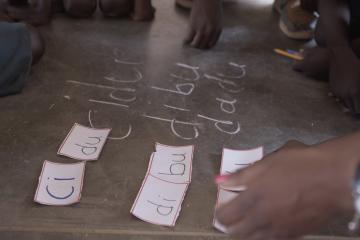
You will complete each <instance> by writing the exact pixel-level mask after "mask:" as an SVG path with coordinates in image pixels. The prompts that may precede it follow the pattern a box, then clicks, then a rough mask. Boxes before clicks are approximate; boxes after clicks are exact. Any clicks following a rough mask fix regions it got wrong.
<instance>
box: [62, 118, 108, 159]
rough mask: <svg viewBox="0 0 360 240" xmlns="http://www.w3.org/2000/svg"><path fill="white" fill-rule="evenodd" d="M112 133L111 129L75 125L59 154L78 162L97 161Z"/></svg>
mask: <svg viewBox="0 0 360 240" xmlns="http://www.w3.org/2000/svg"><path fill="white" fill-rule="evenodd" d="M110 131H111V129H95V128H88V127H84V126H81V125H80V124H77V123H75V125H74V126H73V127H72V129H71V131H70V133H69V134H68V135H67V137H66V138H65V140H64V142H63V143H62V144H61V146H60V149H59V151H58V154H59V155H63V156H66V157H69V158H73V159H76V160H85V161H93V160H97V159H98V158H99V155H100V153H101V150H102V148H103V147H104V144H105V142H106V139H107V137H108V136H109V133H110Z"/></svg>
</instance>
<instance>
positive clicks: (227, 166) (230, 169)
mask: <svg viewBox="0 0 360 240" xmlns="http://www.w3.org/2000/svg"><path fill="white" fill-rule="evenodd" d="M263 156H264V150H263V147H259V148H255V149H251V150H232V149H227V148H224V150H223V155H222V162H221V169H220V174H221V175H228V174H231V173H234V172H236V171H238V170H240V169H242V168H245V167H248V166H250V165H251V164H253V163H255V162H256V161H259V160H261V159H262V158H263Z"/></svg>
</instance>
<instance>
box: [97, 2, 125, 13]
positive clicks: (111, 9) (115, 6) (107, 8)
mask: <svg viewBox="0 0 360 240" xmlns="http://www.w3.org/2000/svg"><path fill="white" fill-rule="evenodd" d="M99 6H100V9H101V11H102V12H103V13H104V15H105V16H108V17H124V16H127V15H129V14H130V12H131V1H129V0H100V1H99Z"/></svg>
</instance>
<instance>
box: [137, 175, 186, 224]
mask: <svg viewBox="0 0 360 240" xmlns="http://www.w3.org/2000/svg"><path fill="white" fill-rule="evenodd" d="M187 187H188V184H174V183H169V182H165V181H162V180H160V179H158V178H155V177H153V176H151V175H147V176H146V177H145V180H144V182H143V185H142V187H141V189H140V191H139V193H138V195H137V197H136V200H135V202H134V205H133V207H132V209H131V213H132V214H133V215H134V216H136V217H137V218H139V219H141V220H143V221H145V222H149V223H152V224H157V225H162V226H175V223H176V219H177V218H178V216H179V213H180V210H181V203H182V201H183V200H184V197H185V193H186V190H187Z"/></svg>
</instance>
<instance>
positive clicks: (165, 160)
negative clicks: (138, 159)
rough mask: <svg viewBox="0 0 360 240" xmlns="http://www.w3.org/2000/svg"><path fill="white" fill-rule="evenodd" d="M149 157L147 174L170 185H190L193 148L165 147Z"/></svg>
mask: <svg viewBox="0 0 360 240" xmlns="http://www.w3.org/2000/svg"><path fill="white" fill-rule="evenodd" d="M157 150H158V151H157V152H155V153H153V154H152V155H151V161H150V165H149V173H150V174H151V175H153V176H154V177H157V178H160V179H162V180H164V181H168V182H172V183H190V182H191V173H192V159H193V146H189V147H178V148H175V147H166V148H162V149H159V148H157Z"/></svg>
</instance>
